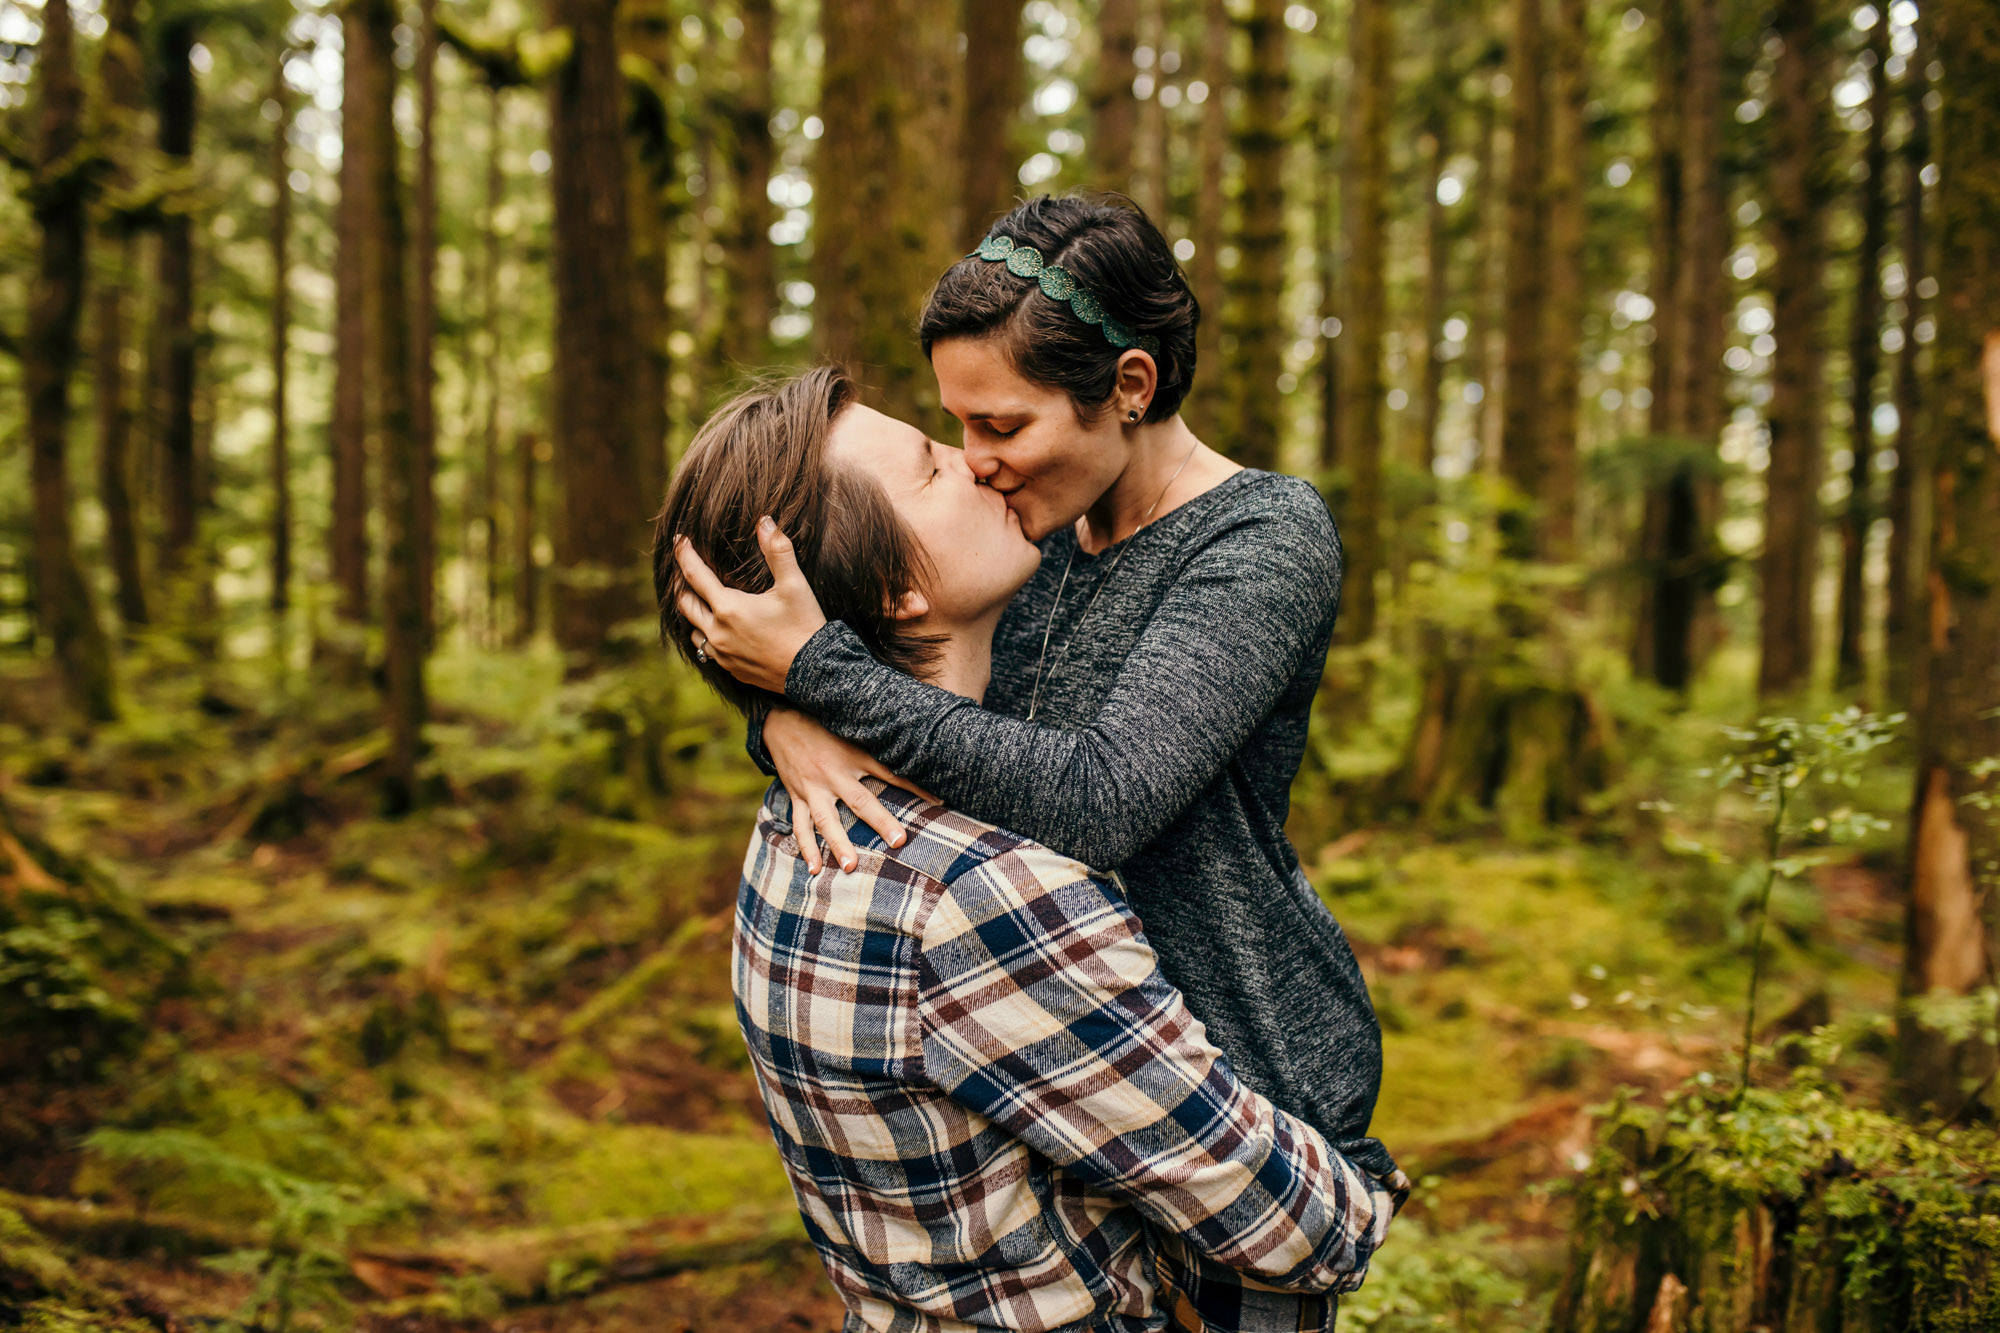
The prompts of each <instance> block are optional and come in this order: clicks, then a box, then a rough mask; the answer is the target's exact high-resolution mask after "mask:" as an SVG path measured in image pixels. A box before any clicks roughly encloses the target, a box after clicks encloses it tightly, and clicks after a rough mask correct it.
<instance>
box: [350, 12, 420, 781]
mask: <svg viewBox="0 0 2000 1333" xmlns="http://www.w3.org/2000/svg"><path fill="white" fill-rule="evenodd" d="M396 23H397V14H396V9H395V7H394V5H393V3H392V0H349V3H348V7H347V10H346V22H345V23H344V25H343V28H344V30H346V31H350V32H358V33H359V34H361V35H362V41H361V42H360V44H359V45H360V50H359V52H357V51H356V50H355V48H354V46H353V45H351V44H350V46H349V48H348V59H349V60H351V61H355V60H356V59H357V55H358V56H359V60H358V61H357V63H358V64H359V66H360V79H359V83H360V88H359V90H358V91H359V92H360V93H361V101H360V102H359V103H358V104H356V105H354V106H352V107H350V108H349V110H350V112H351V113H358V116H359V119H360V121H361V123H360V125H358V126H356V127H354V130H355V132H353V133H350V135H349V136H348V139H347V143H346V145H345V151H346V152H347V153H352V154H354V155H355V156H356V157H357V158H358V159H359V160H358V161H357V162H356V164H355V166H356V170H357V171H358V172H359V173H360V174H361V175H363V176H365V177H366V178H367V181H368V202H369V205H370V209H369V212H368V213H367V214H366V215H365V216H363V217H361V218H360V219H358V220H357V224H358V227H359V229H360V230H361V231H362V232H363V233H364V235H365V236H366V238H367V239H366V243H365V245H364V247H363V253H364V255H365V259H366V262H365V263H364V264H363V266H362V273H363V286H364V289H365V302H364V303H365V306H366V309H367V341H368V343H369V352H370V354H371V360H372V364H371V366H370V370H371V371H372V379H373V384H374V394H373V398H374V412H373V417H374V422H375V428H376V434H377V438H378V439H379V440H380V441H381V455H380V457H381V464H382V476H381V491H382V629H383V646H384V650H385V668H384V674H385V676H386V678H387V680H386V684H387V689H386V692H385V693H386V699H385V702H386V708H387V718H386V720H387V722H388V727H389V762H388V771H387V773H386V775H385V778H384V782H383V790H382V799H383V806H384V808H385V809H386V810H387V811H388V812H390V813H392V814H400V813H402V812H404V811H406V810H408V809H409V808H410V807H411V806H412V805H413V804H414V803H415V800H416V770H417V751H418V746H419V744H420V743H421V737H422V731H423V723H424V712H425V708H424V676H423V672H424V654H425V650H426V647H427V645H426V641H425V636H424V619H423V584H422V578H423V567H422V564H421V562H420V560H419V559H418V550H417V543H418V538H419V533H420V530H421V529H420V525H421V523H422V521H423V519H422V515H423V511H422V505H421V500H420V498H419V490H420V488H421V487H422V485H423V482H424V475H423V451H422V446H421V444H420V443H419V441H418V440H417V435H416V431H417V423H416V420H415V416H416V407H415V397H416V395H415V394H413V393H412V391H411V384H412V380H413V379H414V378H415V377H414V376H413V375H412V374H411V368H412V365H413V360H412V358H413V357H414V355H415V353H414V350H413V348H412V347H411V342H412V338H411V334H412V330H411V328H410V319H409V316H410V311H411V304H410V291H409V287H408V282H407V279H406V276H405V267H406V265H408V263H409V257H410V256H409V239H408V237H407V236H406V235H405V231H404V223H403V198H402V190H401V185H400V181H399V179H398V176H399V173H398V171H397V157H398V142H397V136H396V121H395V100H396V66H395V61H394V59H393V56H394V53H395V49H396V38H395V27H396Z"/></svg>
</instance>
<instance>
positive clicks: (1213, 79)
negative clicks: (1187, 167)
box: [1188, 0, 1232, 448]
mask: <svg viewBox="0 0 2000 1333" xmlns="http://www.w3.org/2000/svg"><path fill="white" fill-rule="evenodd" d="M1201 14H1202V44H1201V79H1200V82H1201V84H1202V86H1203V88H1204V89H1205V90H1206V100H1204V101H1203V102H1202V104H1201V132H1200V136H1199V140H1198V143H1197V152H1196V154H1195V156H1196V159H1197V163H1196V171H1195V191H1194V295H1195V301H1196V302H1197V303H1198V304H1199V305H1200V306H1201V323H1200V325H1199V326H1198V327H1197V328H1196V329H1195V343H1194V349H1195V356H1194V359H1195V369H1196V371H1197V372H1198V373H1203V374H1206V375H1207V376H1208V387H1207V388H1205V389H1201V390H1198V391H1196V393H1195V394H1194V396H1193V399H1192V401H1191V402H1190V404H1189V406H1190V407H1191V408H1192V411H1191V412H1190V413H1189V421H1188V424H1189V425H1191V426H1192V427H1193V428H1194V431H1195V434H1197V435H1199V436H1201V437H1202V438H1203V439H1205V440H1207V441H1208V442H1209V443H1210V444H1212V445H1215V446H1217V447H1218V448H1219V447H1221V445H1222V443H1223V441H1222V439H1221V436H1220V434H1219V432H1220V431H1221V430H1222V429H1223V417H1224V415H1225V407H1226V405H1227V404H1228V402H1229V400H1230V396H1231V395H1230V386H1229V377H1228V376H1227V375H1225V374H1224V373H1223V370H1222V325H1223V315H1224V313H1225V312H1224V310H1223V287H1222V197H1223V177H1224V175H1225V162H1226V152H1227V149H1228V147H1229V110H1228V102H1229V42H1230V36H1231V28H1232V25H1231V24H1230V22H1229V5H1228V2H1227V0H1202V9H1201Z"/></svg>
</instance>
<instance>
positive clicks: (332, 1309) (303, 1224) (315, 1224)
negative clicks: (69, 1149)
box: [88, 1129, 396, 1333]
mask: <svg viewBox="0 0 2000 1333" xmlns="http://www.w3.org/2000/svg"><path fill="white" fill-rule="evenodd" d="M88 1143H89V1146H90V1148H91V1149H92V1151H94V1152H97V1153H100V1154H102V1155H104V1156H105V1157H108V1158H111V1159H113V1160H118V1161H126V1162H142V1163H148V1164H153V1165H167V1166H171V1167H174V1168H176V1169H178V1170H181V1171H184V1172H186V1173H187V1174H188V1175H190V1176H192V1177H194V1178H196V1179H197V1180H203V1181H212V1182H219V1183H222V1184H226V1185H230V1186H236V1187H243V1186H249V1187H251V1188H254V1189H256V1190H257V1191H259V1192H260V1193H261V1194H262V1195H263V1196H264V1197H265V1199H266V1200H267V1201H268V1205H269V1207H268V1215H267V1218H266V1221H265V1226H264V1234H263V1237H262V1239H261V1241H260V1243H259V1244H256V1245H252V1246H246V1247H244V1248H242V1249H238V1250H235V1251H232V1252H231V1253H229V1254H226V1255H223V1256H221V1257H219V1258H216V1259H212V1260H209V1261H208V1262H209V1264H210V1266H211V1267H214V1268H215V1269H217V1270H218V1271H221V1272H225V1273H233V1274H237V1275H240V1276H244V1277H248V1278H251V1279H252V1285H251V1290H250V1293H249V1295H248V1296H247V1297H246V1298H245V1299H244V1301H243V1304H242V1305H241V1307H240V1308H239V1309H238V1310H237V1312H236V1322H235V1323H234V1324H232V1325H231V1328H232V1329H248V1328H256V1329H271V1330H274V1333H284V1330H288V1329H290V1328H291V1327H292V1326H293V1321H294V1320H295V1319H296V1318H298V1317H299V1316H300V1315H301V1314H303V1313H306V1312H312V1313H314V1314H315V1315H316V1316H318V1318H316V1319H315V1321H314V1322H316V1323H324V1322H325V1321H326V1320H328V1319H331V1320H334V1321H337V1322H345V1320H346V1318H347V1316H348V1315H349V1313H350V1305H349V1302H348V1298H347V1293H346V1290H345V1287H346V1284H347V1283H348V1281H349V1270H348V1261H347V1255H346V1252H345V1245H346V1241H347V1238H348V1236H349V1234H350V1233H352V1232H354V1231H355V1230H357V1229H360V1228H363V1227H367V1226H371V1225H376V1224H379V1223H380V1222H382V1221H383V1220H385V1219H386V1218H387V1217H389V1216H391V1215H393V1213H394V1212H395V1211H396V1206H395V1204H394V1203H393V1202H392V1201H390V1199H389V1198H385V1196H383V1195H381V1194H380V1193H373V1194H371V1193H370V1192H368V1191H364V1190H362V1189H360V1188H358V1187H356V1186H353V1185H348V1184H338V1183H334V1182H331V1181H324V1180H313V1179H309V1178H307V1177H304V1176H300V1175H295V1174H293V1173H292V1172H289V1171H284V1170H280V1169H279V1168H277V1167H275V1166H272V1165H271V1164H270V1163H268V1162H264V1161H260V1160H258V1159H256V1158H253V1157H247V1156H244V1155H243V1154H240V1153H235V1152H231V1151H229V1150H228V1149H227V1148H224V1147H222V1146H221V1145H220V1144H217V1143H215V1142H214V1141H213V1140H211V1139H208V1138H205V1137H203V1136H202V1135H199V1134H195V1133H191V1132H189V1131H187V1130H177V1129H156V1130H138V1131H133V1130H113V1129H101V1130H97V1131H95V1132H94V1133H92V1134H91V1135H90V1138H89V1140H88Z"/></svg>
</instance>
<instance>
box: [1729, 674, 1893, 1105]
mask: <svg viewBox="0 0 2000 1333" xmlns="http://www.w3.org/2000/svg"><path fill="white" fill-rule="evenodd" d="M1905 717H1906V715H1905V714H1902V713H1896V714H1893V715H1891V716H1889V717H1881V716H1878V715H1876V714H1874V713H1870V712H1866V711H1864V710H1863V709H1860V708H1854V707H1850V708H1844V709H1841V710H1839V711H1838V712H1833V713H1829V714H1827V715H1826V716H1825V717H1823V718H1821V719H1820V720H1819V721H1817V722H1803V721H1800V720H1799V719H1797V718H1792V717H1762V718H1759V719H1757V722H1756V724H1755V725H1754V726H1751V727H1749V728H1739V727H1729V728H1725V734H1726V735H1727V736H1728V738H1729V740H1730V741H1731V742H1732V744H1733V746H1734V748H1733V749H1732V750H1731V751H1730V752H1729V754H1728V755H1726V756H1725V757H1724V759H1723V761H1722V763H1721V764H1720V765H1719V766H1717V768H1716V769H1714V770H1713V772H1714V775H1715V778H1716V780H1717V785H1718V786H1720V787H1723V788H1734V789H1736V790H1739V791H1742V792H1744V793H1746V794H1748V795H1749V796H1750V797H1751V799H1752V800H1754V801H1755V802H1756V803H1757V806H1758V808H1759V809H1760V810H1761V811H1763V812H1764V818H1763V820H1762V828H1761V832H1762V835H1763V836H1762V842H1763V848H1764V856H1763V865H1762V868H1761V869H1762V873H1761V875H1760V879H1759V886H1758V892H1757V898H1756V906H1755V908H1754V910H1753V913H1752V923H1751V941H1750V993H1749V995H1748V997H1747V998H1746V1000H1745V1003H1744V1006H1743V1068H1742V1073H1741V1076H1740V1078H1739V1079H1738V1082H1737V1089H1736V1097H1737V1100H1738V1101H1739V1102H1740V1101H1741V1100H1742V1098H1743V1094H1744V1093H1745V1092H1746V1091H1747V1090H1748V1089H1749V1087H1750V1073H1751V1061H1752V1058H1753V1055H1754V1053H1755V1049H1756V1048H1755V1041H1756V1032H1757V989H1758V985H1759V983H1760V982H1761V981H1762V980H1763V972H1764V928H1765V925H1766V923H1767V922H1768V921H1769V919H1770V915H1771V891H1772V889H1773V888H1775V887H1776V886H1777V883H1778V881H1779V880H1780V879H1783V880H1785V881H1787V882H1789V881H1791V880H1795V879H1797V878H1798V877H1800V876H1801V875H1803V874H1805V873H1806V872H1807V871H1808V870H1809V869H1811V868H1812V867H1813V866H1814V865H1817V864H1819V863H1820V862H1821V861H1823V860H1825V856H1824V855H1823V854H1815V853H1810V852H1805V851H1800V850H1790V851H1788V849H1789V848H1790V847H1791V846H1792V843H1793V840H1794V839H1795V837H1796V835H1797V834H1798V832H1799V825H1800V807H1801V805H1802V804H1805V803H1806V802H1807V797H1808V793H1809V791H1810V787H1809V785H1808V784H1810V783H1813V782H1814V781H1815V780H1817V783H1818V785H1820V786H1822V787H1831V788H1835V789H1852V788H1854V787H1856V786H1858V785H1859V784H1860V781H1861V774H1862V771H1863V769H1864V767H1865V765H1864V764H1863V762H1862V761H1863V760H1864V759H1865V758H1866V757H1867V756H1868V755H1869V754H1871V753H1873V752H1874V751H1875V750H1878V749H1880V748H1881V747H1882V746H1884V745H1886V744H1888V743H1889V742H1890V741H1891V740H1892V739H1894V738H1895V735H1896V732H1897V729H1898V728H1899V727H1901V725H1902V724H1903V722H1904V720H1905ZM1887 827H1888V823H1887V821H1886V820H1882V819H1878V818H1876V817H1875V816H1873V815H1870V814H1867V813H1865V812H1863V811H1860V810H1857V809H1855V808H1854V807H1853V806H1852V805H1850V804H1840V805H1837V806H1835V808H1833V809H1832V810H1829V811H1826V812H1824V813H1819V814H1814V815H1812V816H1810V817H1809V818H1807V819H1805V820H1804V828H1805V830H1806V831H1807V832H1808V833H1810V834H1811V835H1812V838H1813V840H1814V841H1815V842H1816V843H1822V844H1825V843H1832V844H1838V843H1847V842H1853V841H1855V840H1856V839H1858V838H1860V837H1862V836H1864V835H1866V834H1868V833H1872V832H1876V831H1878V830H1881V829H1884V828H1887Z"/></svg>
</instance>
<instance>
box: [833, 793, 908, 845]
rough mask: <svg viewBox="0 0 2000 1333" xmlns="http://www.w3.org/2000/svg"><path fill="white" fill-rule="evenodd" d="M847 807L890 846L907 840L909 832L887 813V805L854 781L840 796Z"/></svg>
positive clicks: (900, 822) (901, 843)
mask: <svg viewBox="0 0 2000 1333" xmlns="http://www.w3.org/2000/svg"><path fill="white" fill-rule="evenodd" d="M841 799H842V800H844V801H846V802H847V808H848V809H850V810H852V811H853V812H854V813H855V815H856V816H857V817H858V818H859V819H860V820H861V822H862V823H864V824H866V825H867V826H868V827H869V828H872V829H874V830H875V831H876V832H877V833H879V834H881V835H882V841H884V842H886V843H888V844H889V845H890V846H891V847H901V846H902V845H903V844H904V843H905V842H907V841H909V836H910V835H909V834H907V833H905V832H904V831H903V825H902V821H900V820H898V819H897V818H896V817H895V816H894V815H892V814H890V813H889V810H888V807H886V806H884V805H883V804H882V802H880V801H878V800H876V799H875V793H874V792H872V791H869V790H868V789H867V788H866V787H864V786H862V785H861V784H860V783H858V782H857V783H855V784H854V786H852V787H850V788H849V789H848V790H847V792H846V793H845V794H844V795H843V796H842V797H841Z"/></svg>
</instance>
